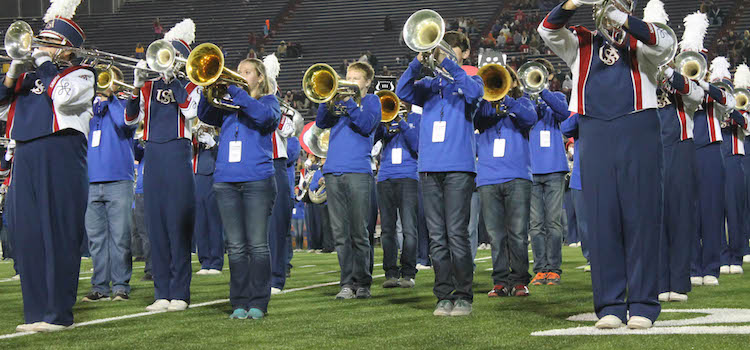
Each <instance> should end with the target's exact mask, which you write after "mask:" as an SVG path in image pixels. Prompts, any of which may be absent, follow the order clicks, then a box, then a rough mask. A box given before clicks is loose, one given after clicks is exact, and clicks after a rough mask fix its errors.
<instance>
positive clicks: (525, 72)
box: [518, 61, 549, 97]
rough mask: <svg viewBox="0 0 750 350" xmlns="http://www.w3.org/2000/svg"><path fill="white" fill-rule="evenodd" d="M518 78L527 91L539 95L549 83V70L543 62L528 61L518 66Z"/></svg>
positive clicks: (532, 94)
mask: <svg viewBox="0 0 750 350" xmlns="http://www.w3.org/2000/svg"><path fill="white" fill-rule="evenodd" d="M518 79H519V80H520V82H521V85H522V86H523V90H524V91H526V93H528V94H529V95H531V96H532V97H533V96H538V95H539V94H540V93H541V92H542V91H543V90H544V89H546V88H547V86H548V84H549V71H548V70H547V67H545V66H544V64H542V63H539V62H536V61H530V62H526V63H524V64H523V65H521V67H520V68H518Z"/></svg>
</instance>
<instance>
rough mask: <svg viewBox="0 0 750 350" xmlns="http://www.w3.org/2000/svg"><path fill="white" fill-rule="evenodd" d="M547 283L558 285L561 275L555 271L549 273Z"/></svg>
mask: <svg viewBox="0 0 750 350" xmlns="http://www.w3.org/2000/svg"><path fill="white" fill-rule="evenodd" d="M547 284H548V285H550V286H556V285H558V284H560V275H559V274H557V273H555V272H548V273H547Z"/></svg>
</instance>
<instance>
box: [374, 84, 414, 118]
mask: <svg viewBox="0 0 750 350" xmlns="http://www.w3.org/2000/svg"><path fill="white" fill-rule="evenodd" d="M375 95H377V96H378V97H379V98H380V108H381V114H380V122H381V123H390V122H392V121H393V120H395V119H396V117H399V116H401V115H404V114H406V113H407V111H406V108H404V105H403V104H402V103H401V100H400V99H399V98H398V96H396V94H395V93H394V92H393V91H390V90H380V91H378V92H376V93H375Z"/></svg>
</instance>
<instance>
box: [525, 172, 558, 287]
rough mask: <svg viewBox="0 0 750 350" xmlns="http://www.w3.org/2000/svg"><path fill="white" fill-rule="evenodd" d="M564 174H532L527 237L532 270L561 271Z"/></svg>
mask: <svg viewBox="0 0 750 350" xmlns="http://www.w3.org/2000/svg"><path fill="white" fill-rule="evenodd" d="M564 186H565V173H552V174H540V175H534V182H533V184H532V185H531V204H530V206H529V237H530V238H531V249H532V250H533V252H534V273H538V272H555V273H558V274H559V273H562V269H560V265H561V264H562V204H563V192H564V188H563V187H564Z"/></svg>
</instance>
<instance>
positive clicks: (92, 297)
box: [81, 291, 109, 303]
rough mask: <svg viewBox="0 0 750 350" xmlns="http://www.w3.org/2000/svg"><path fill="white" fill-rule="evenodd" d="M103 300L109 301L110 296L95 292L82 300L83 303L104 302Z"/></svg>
mask: <svg viewBox="0 0 750 350" xmlns="http://www.w3.org/2000/svg"><path fill="white" fill-rule="evenodd" d="M102 300H109V295H104V294H102V293H99V292H94V291H91V292H89V294H86V296H85V297H83V299H81V301H83V302H91V303H93V302H97V301H102Z"/></svg>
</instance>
